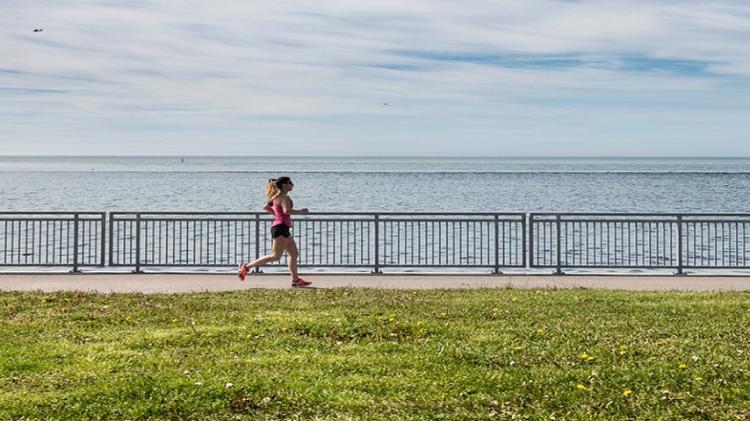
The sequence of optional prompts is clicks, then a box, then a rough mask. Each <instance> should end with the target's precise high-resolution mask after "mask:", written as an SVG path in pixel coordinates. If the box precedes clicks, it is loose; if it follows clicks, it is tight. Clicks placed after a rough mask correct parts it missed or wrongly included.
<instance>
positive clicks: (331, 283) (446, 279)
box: [0, 273, 750, 293]
mask: <svg viewBox="0 0 750 421" xmlns="http://www.w3.org/2000/svg"><path fill="white" fill-rule="evenodd" d="M303 275H304V274H303ZM305 277H306V279H308V280H311V281H313V285H312V286H313V287H316V288H341V287H358V288H360V287H362V288H387V289H430V288H433V289H434V288H450V289H455V288H598V289H619V290H637V291H671V290H679V291H750V276H697V275H693V276H654V275H564V276H553V275H471V274H467V275H455V274H454V275H443V274H436V275H395V274H394V275H371V274H335V275H334V274H310V275H307V276H305ZM254 288H274V289H276V288H290V283H289V275H275V274H263V275H251V276H249V277H248V278H247V280H246V281H245V282H240V280H239V279H238V278H237V276H236V275H234V274H195V273H190V274H164V273H162V274H156V273H149V274H129V273H127V274H125V273H113V274H107V273H88V274H62V273H38V274H0V291H45V292H49V291H98V292H102V293H107V292H142V293H162V292H165V293H184V292H196V291H234V290H243V289H254Z"/></svg>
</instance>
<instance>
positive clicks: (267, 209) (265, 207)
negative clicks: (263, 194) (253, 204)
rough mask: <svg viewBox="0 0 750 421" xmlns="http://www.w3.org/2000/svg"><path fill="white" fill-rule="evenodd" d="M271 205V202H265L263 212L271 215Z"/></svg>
mask: <svg viewBox="0 0 750 421" xmlns="http://www.w3.org/2000/svg"><path fill="white" fill-rule="evenodd" d="M271 203H273V201H271V200H269V201H268V202H266V204H265V206H263V210H264V211H266V212H268V213H270V214H271V215H273V208H272V207H271Z"/></svg>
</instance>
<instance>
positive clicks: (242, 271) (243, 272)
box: [237, 263, 250, 281]
mask: <svg viewBox="0 0 750 421" xmlns="http://www.w3.org/2000/svg"><path fill="white" fill-rule="evenodd" d="M248 272H250V269H248V268H247V266H245V264H244V263H243V264H241V265H239V266H238V267H237V276H239V277H240V281H244V280H245V277H246V276H247V273H248Z"/></svg>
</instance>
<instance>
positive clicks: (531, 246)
mask: <svg viewBox="0 0 750 421" xmlns="http://www.w3.org/2000/svg"><path fill="white" fill-rule="evenodd" d="M524 247H526V245H525V244H524ZM528 267H529V269H531V268H532V267H534V214H533V213H529V266H528Z"/></svg>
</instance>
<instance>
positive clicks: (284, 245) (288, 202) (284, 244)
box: [237, 177, 312, 287]
mask: <svg viewBox="0 0 750 421" xmlns="http://www.w3.org/2000/svg"><path fill="white" fill-rule="evenodd" d="M293 188H294V183H292V180H290V179H289V177H279V178H272V179H270V180H268V184H267V185H266V196H268V199H269V200H268V202H267V203H266V205H265V206H264V207H263V209H264V210H265V211H266V212H268V213H270V214H271V215H273V216H274V220H273V223H272V224H271V237H273V245H272V246H271V254H269V255H268V256H264V257H261V258H260V259H257V260H254V261H252V262H250V263H246V264H242V265H240V266H239V268H237V274H238V275H239V277H240V280H243V281H244V280H245V277H246V276H247V274H248V273H249V272H250V269H252V268H256V267H258V266H263V265H265V264H267V263H270V262H273V261H276V260H280V259H281V255H282V254H284V252H285V251H286V252H287V253H288V255H289V258H288V261H289V272H290V273H291V274H292V286H293V287H306V286H308V285H310V284H311V283H312V282H309V281H306V280H304V279H302V278H300V277H299V274H298V273H297V257H298V256H299V252H298V251H297V243H295V242H294V238H292V234H291V232H290V230H291V228H292V215H307V214H308V213H309V212H310V211H309V210H308V209H307V208H304V209H299V210H297V209H294V202H292V199H291V198H290V197H289V192H290V191H292V189H293Z"/></svg>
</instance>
